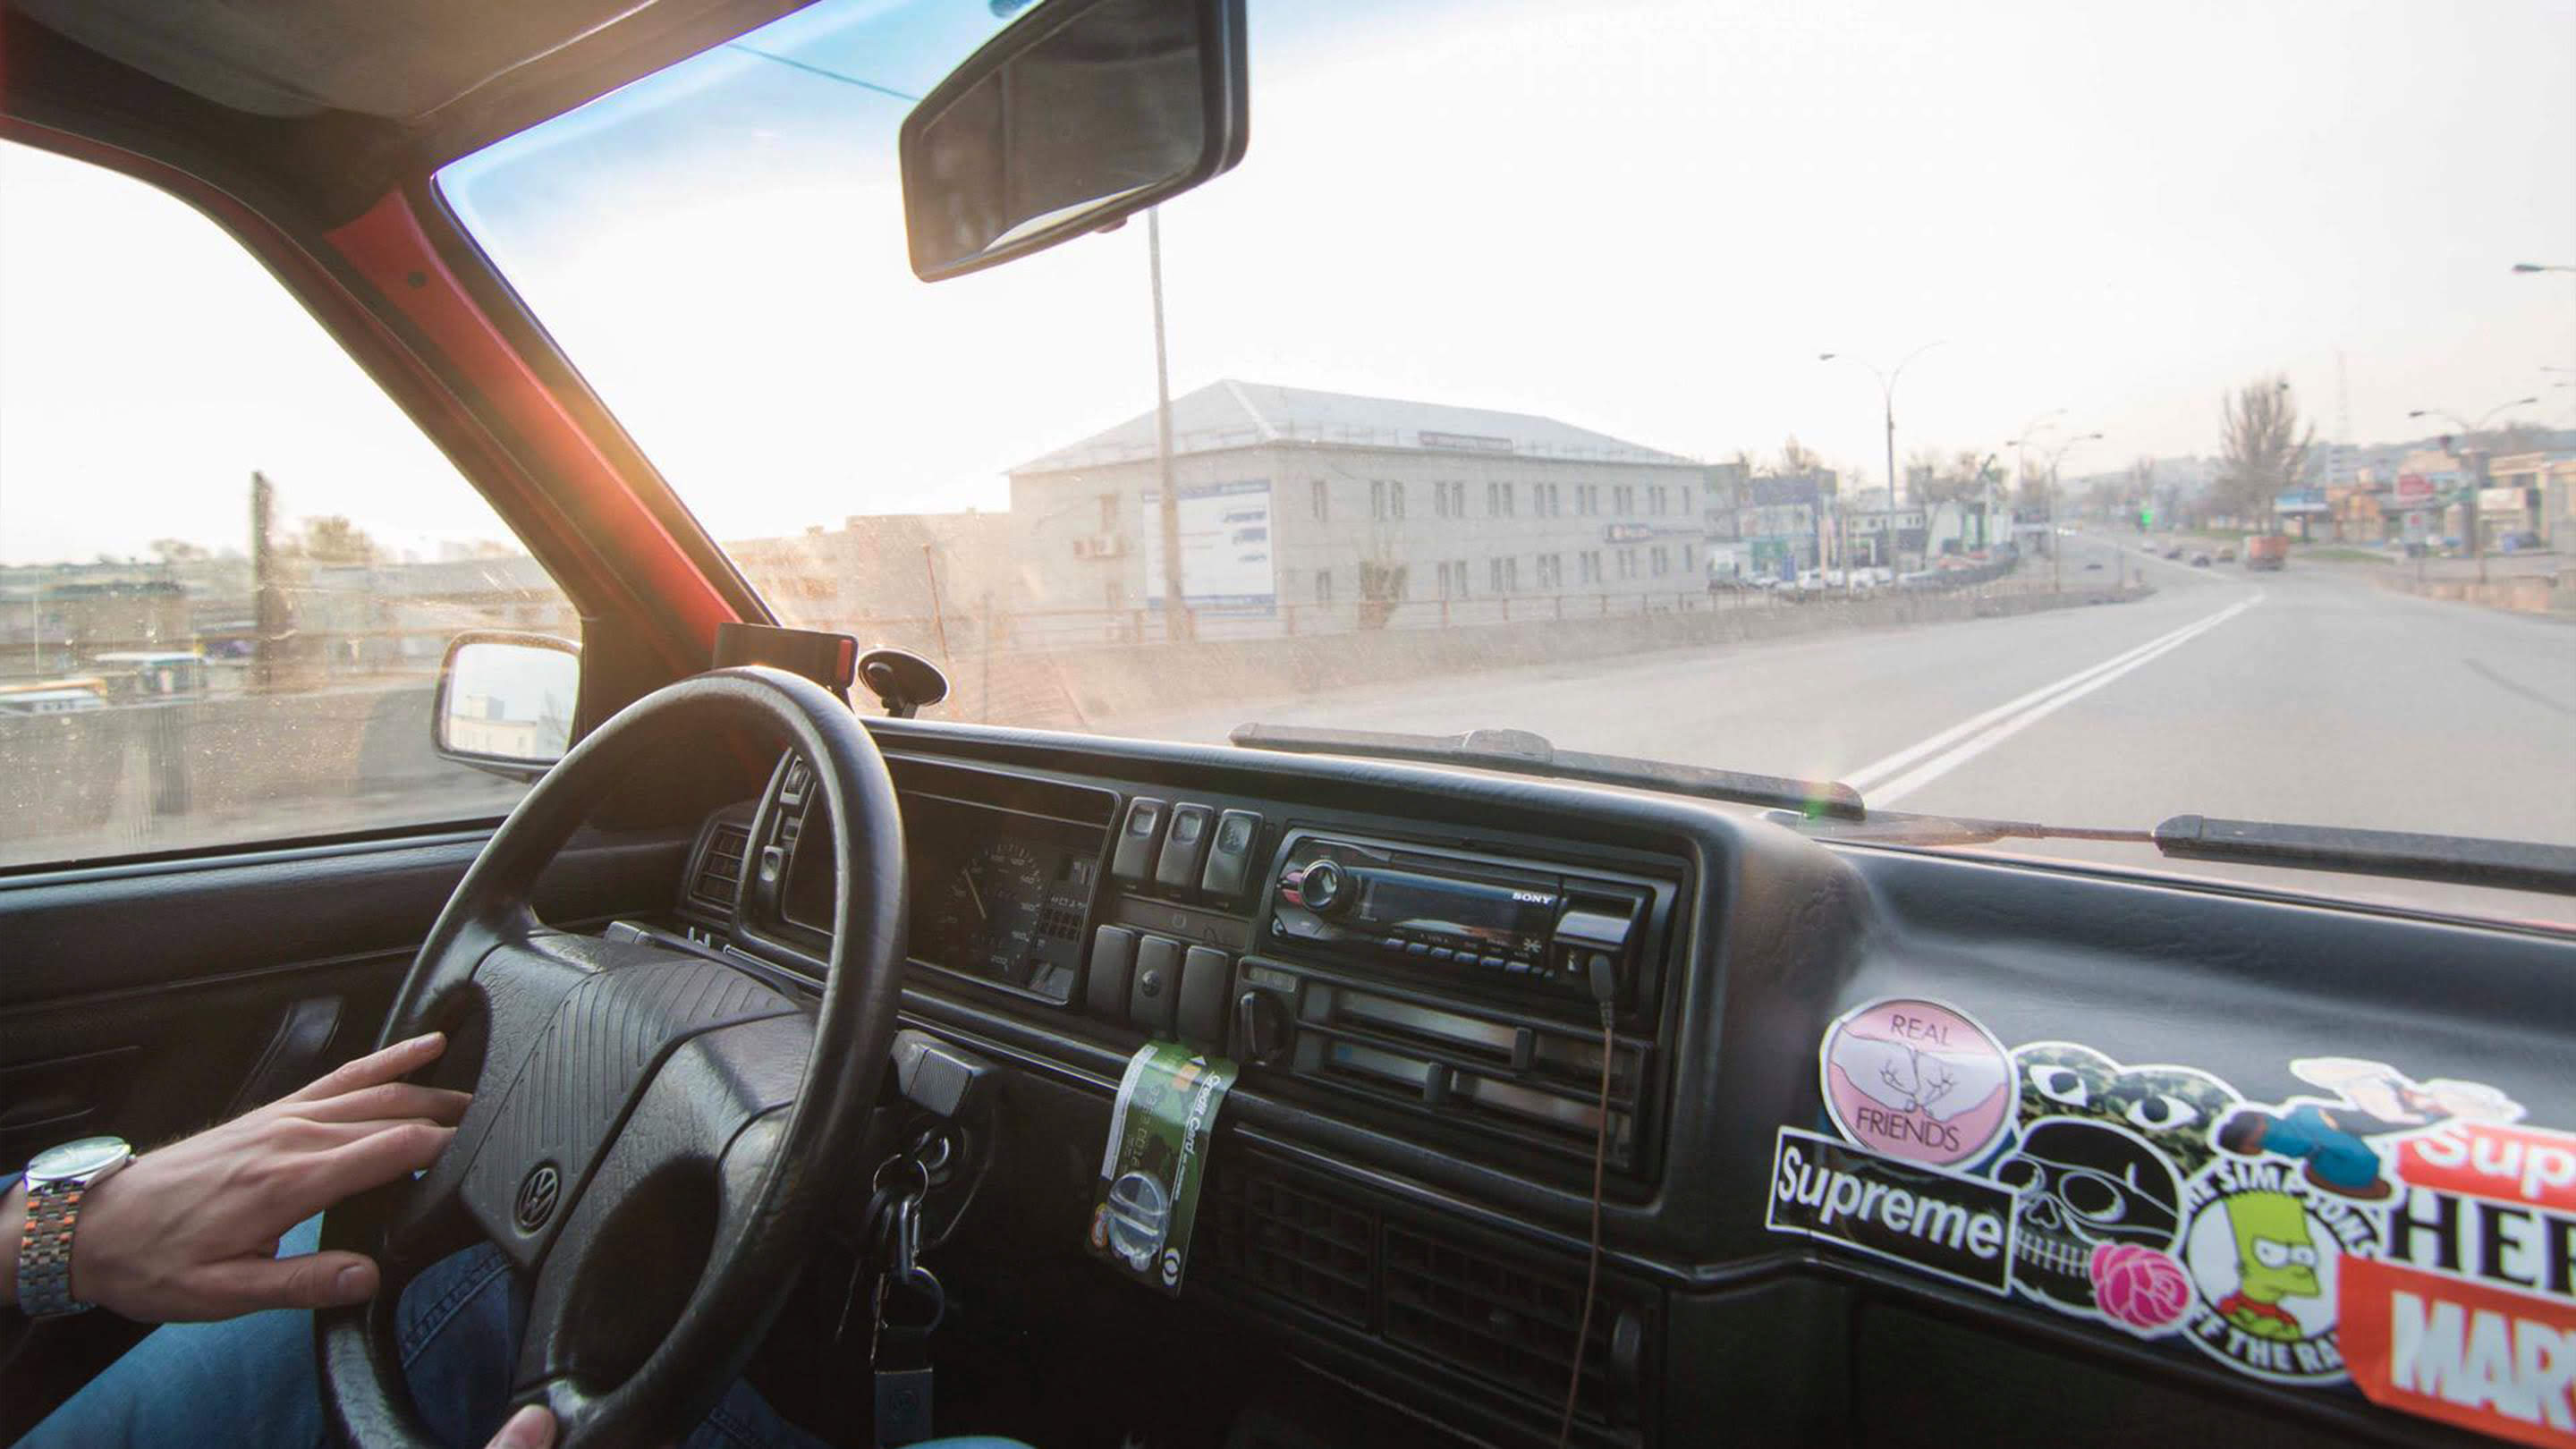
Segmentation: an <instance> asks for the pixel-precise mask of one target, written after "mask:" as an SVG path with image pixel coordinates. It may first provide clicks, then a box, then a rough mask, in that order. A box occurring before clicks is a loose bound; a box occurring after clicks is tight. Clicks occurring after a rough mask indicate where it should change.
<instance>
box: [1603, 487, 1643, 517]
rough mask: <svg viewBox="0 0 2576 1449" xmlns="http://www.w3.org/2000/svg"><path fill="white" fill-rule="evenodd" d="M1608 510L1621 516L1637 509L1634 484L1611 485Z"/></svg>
mask: <svg viewBox="0 0 2576 1449" xmlns="http://www.w3.org/2000/svg"><path fill="white" fill-rule="evenodd" d="M1610 511H1611V512H1612V513H1615V514H1618V515H1619V516H1621V517H1623V518H1624V517H1626V516H1627V515H1629V514H1631V513H1634V512H1636V511H1637V487H1636V485H1635V484H1633V483H1619V484H1614V485H1612V487H1611V489H1610Z"/></svg>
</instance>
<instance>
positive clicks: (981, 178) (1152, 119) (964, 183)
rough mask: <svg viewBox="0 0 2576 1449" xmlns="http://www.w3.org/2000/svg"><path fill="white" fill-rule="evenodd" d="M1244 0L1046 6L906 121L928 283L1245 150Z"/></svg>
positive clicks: (906, 165)
mask: <svg viewBox="0 0 2576 1449" xmlns="http://www.w3.org/2000/svg"><path fill="white" fill-rule="evenodd" d="M1245 53H1246V52H1245V46H1244V31H1243V0H1047V3H1045V4H1042V5H1040V6H1038V7H1037V8H1036V9H1034V10H1031V11H1030V12H1029V13H1028V14H1026V15H1024V16H1022V17H1020V19H1018V20H1017V21H1015V22H1013V23H1012V24H1011V25H1010V26H1009V28H1007V29H1005V30H1003V31H1002V32H1001V33H1000V34H999V35H996V36H994V37H993V38H992V39H991V40H989V41H987V42H985V44H984V46H983V48H982V49H980V50H978V51H976V52H975V53H974V54H973V55H971V56H968V57H967V58H966V62H965V64H963V65H961V66H959V67H958V68H957V69H956V70H955V71H953V72H951V73H950V74H949V76H948V78H947V79H946V80H943V81H941V82H940V83H939V84H938V86H937V87H935V88H934V89H933V90H932V91H931V92H930V94H929V95H927V96H925V97H923V98H922V101H921V104H919V105H918V106H915V107H913V110H912V114H910V115H908V116H906V117H904V121H903V131H902V135H901V148H902V157H903V211H904V225H905V228H906V230H907V232H908V234H909V236H910V239H911V244H912V270H913V274H914V275H915V276H918V277H920V278H921V279H922V280H923V281H925V282H936V281H939V280H941V279H942V278H946V277H955V276H962V275H964V274H965V273H967V272H972V271H977V270H980V269H982V268H985V267H989V266H993V265H996V264H997V263H1001V262H1006V261H1009V260H1011V259H1012V258H1014V257H1023V256H1027V255H1028V254H1029V253H1031V252H1035V251H1042V250H1044V249H1046V248H1048V247H1051V246H1054V245H1056V244H1057V243H1059V242H1063V241H1069V240H1071V239H1072V238H1074V237H1076V236H1079V235H1081V234H1082V233H1084V232H1087V231H1098V230H1102V229H1104V228H1106V227H1110V226H1114V225H1116V224H1117V223H1118V222H1120V221H1122V220H1124V219H1125V218H1126V217H1128V216H1130V215H1132V214H1134V213H1136V212H1139V211H1142V210H1144V209H1145V208H1146V207H1149V206H1152V205H1154V204H1156V203H1157V202H1160V201H1163V200H1165V199H1167V198H1169V197H1173V196H1178V195H1179V194H1181V193H1182V192H1184V191H1187V190H1189V189H1190V188H1191V187H1193V186H1196V185H1198V184H1199V183H1200V182H1202V181H1205V180H1207V179H1208V178H1210V177H1212V176H1215V175H1217V174H1218V173H1219V172H1222V171H1224V170H1225V169H1226V168H1228V167H1230V166H1232V165H1234V163H1235V162H1237V161H1240V160H1242V159H1243V148H1244V143H1245V141H1246V139H1247V137H1248V134H1249V129H1250V127H1249V122H1248V114H1249V113H1248V110H1247V107H1246V103H1245V85H1244V80H1245V73H1246V69H1247V66H1246V60H1245Z"/></svg>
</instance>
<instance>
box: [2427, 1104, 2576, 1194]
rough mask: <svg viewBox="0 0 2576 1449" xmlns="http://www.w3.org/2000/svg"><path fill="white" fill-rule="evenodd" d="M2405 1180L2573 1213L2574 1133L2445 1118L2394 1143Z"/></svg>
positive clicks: (2575, 1176) (2575, 1182)
mask: <svg viewBox="0 0 2576 1449" xmlns="http://www.w3.org/2000/svg"><path fill="white" fill-rule="evenodd" d="M2397 1175H2398V1176H2399V1177H2401V1178H2404V1179H2405V1180H2406V1181H2408V1182H2410V1183H2415V1184H2418V1185H2420V1186H2423V1187H2429V1188H2434V1189H2437V1190H2439V1191H2442V1192H2455V1193H2459V1194H2462V1195H2463V1196H2467V1197H2482V1198H2492V1199H2494V1200H2496V1201H2498V1202H2509V1203H2521V1204H2524V1205H2526V1206H2530V1207H2537V1208H2547V1209H2550V1210H2552V1211H2555V1212H2562V1213H2576V1137H2571V1136H2569V1135H2568V1134H2566V1133H2564V1132H2550V1131H2545V1130H2543V1129H2541V1128H2538V1127H2512V1126H2506V1125H2504V1124H2501V1123H2494V1122H2445V1123H2443V1124H2441V1125H2440V1126H2438V1127H2434V1128H2432V1129H2431V1130H2429V1131H2427V1132H2425V1133H2423V1134H2422V1135H2420V1136H2416V1137H2410V1138H2408V1139H2406V1140H2405V1141H2404V1142H2401V1143H2399V1144H2398V1146H2397Z"/></svg>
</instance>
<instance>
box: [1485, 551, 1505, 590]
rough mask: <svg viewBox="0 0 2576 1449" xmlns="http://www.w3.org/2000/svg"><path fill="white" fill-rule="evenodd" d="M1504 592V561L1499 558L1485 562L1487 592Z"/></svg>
mask: <svg viewBox="0 0 2576 1449" xmlns="http://www.w3.org/2000/svg"><path fill="white" fill-rule="evenodd" d="M1502 591H1503V561H1502V560H1501V559H1498V558H1489V559H1487V560H1485V592H1486V593H1489V594H1499V593H1501V592H1502Z"/></svg>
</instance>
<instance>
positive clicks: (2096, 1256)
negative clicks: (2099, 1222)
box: [2087, 1243, 2191, 1334]
mask: <svg viewBox="0 0 2576 1449" xmlns="http://www.w3.org/2000/svg"><path fill="white" fill-rule="evenodd" d="M2087 1270H2088V1271H2089V1272H2090V1273H2091V1275H2092V1278H2093V1301H2094V1303H2095V1304H2096V1305H2098V1306H2099V1307H2100V1308H2101V1310H2102V1316H2103V1317H2105V1318H2107V1319H2109V1320H2111V1321H2112V1322H2113V1323H2116V1324H2119V1325H2120V1326H2121V1327H2123V1328H2126V1329H2128V1330H2129V1331H2131V1332H2132V1333H2142V1334H2145V1333H2156V1332H2159V1331H2161V1330H2164V1329H2167V1328H2171V1327H2172V1326H2173V1325H2174V1324H2176V1323H2178V1322H2180V1321H2181V1320H2182V1315H2183V1313H2184V1311H2185V1310H2186V1309H2188V1308H2190V1307H2191V1275H2189V1274H2187V1273H2185V1272H2184V1271H2183V1267H2182V1264H2180V1263H2177V1262H2175V1261H2174V1260H2173V1256H2172V1255H2171V1254H2169V1253H2159V1252H2157V1251H2156V1250H2155V1249H2153V1248H2141V1247H2139V1246H2138V1245H2137V1244H2135V1243H2101V1244H2098V1245H2096V1246H2095V1247H2094V1249H2093V1261H2092V1262H2091V1263H2090V1264H2088V1265H2087Z"/></svg>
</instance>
